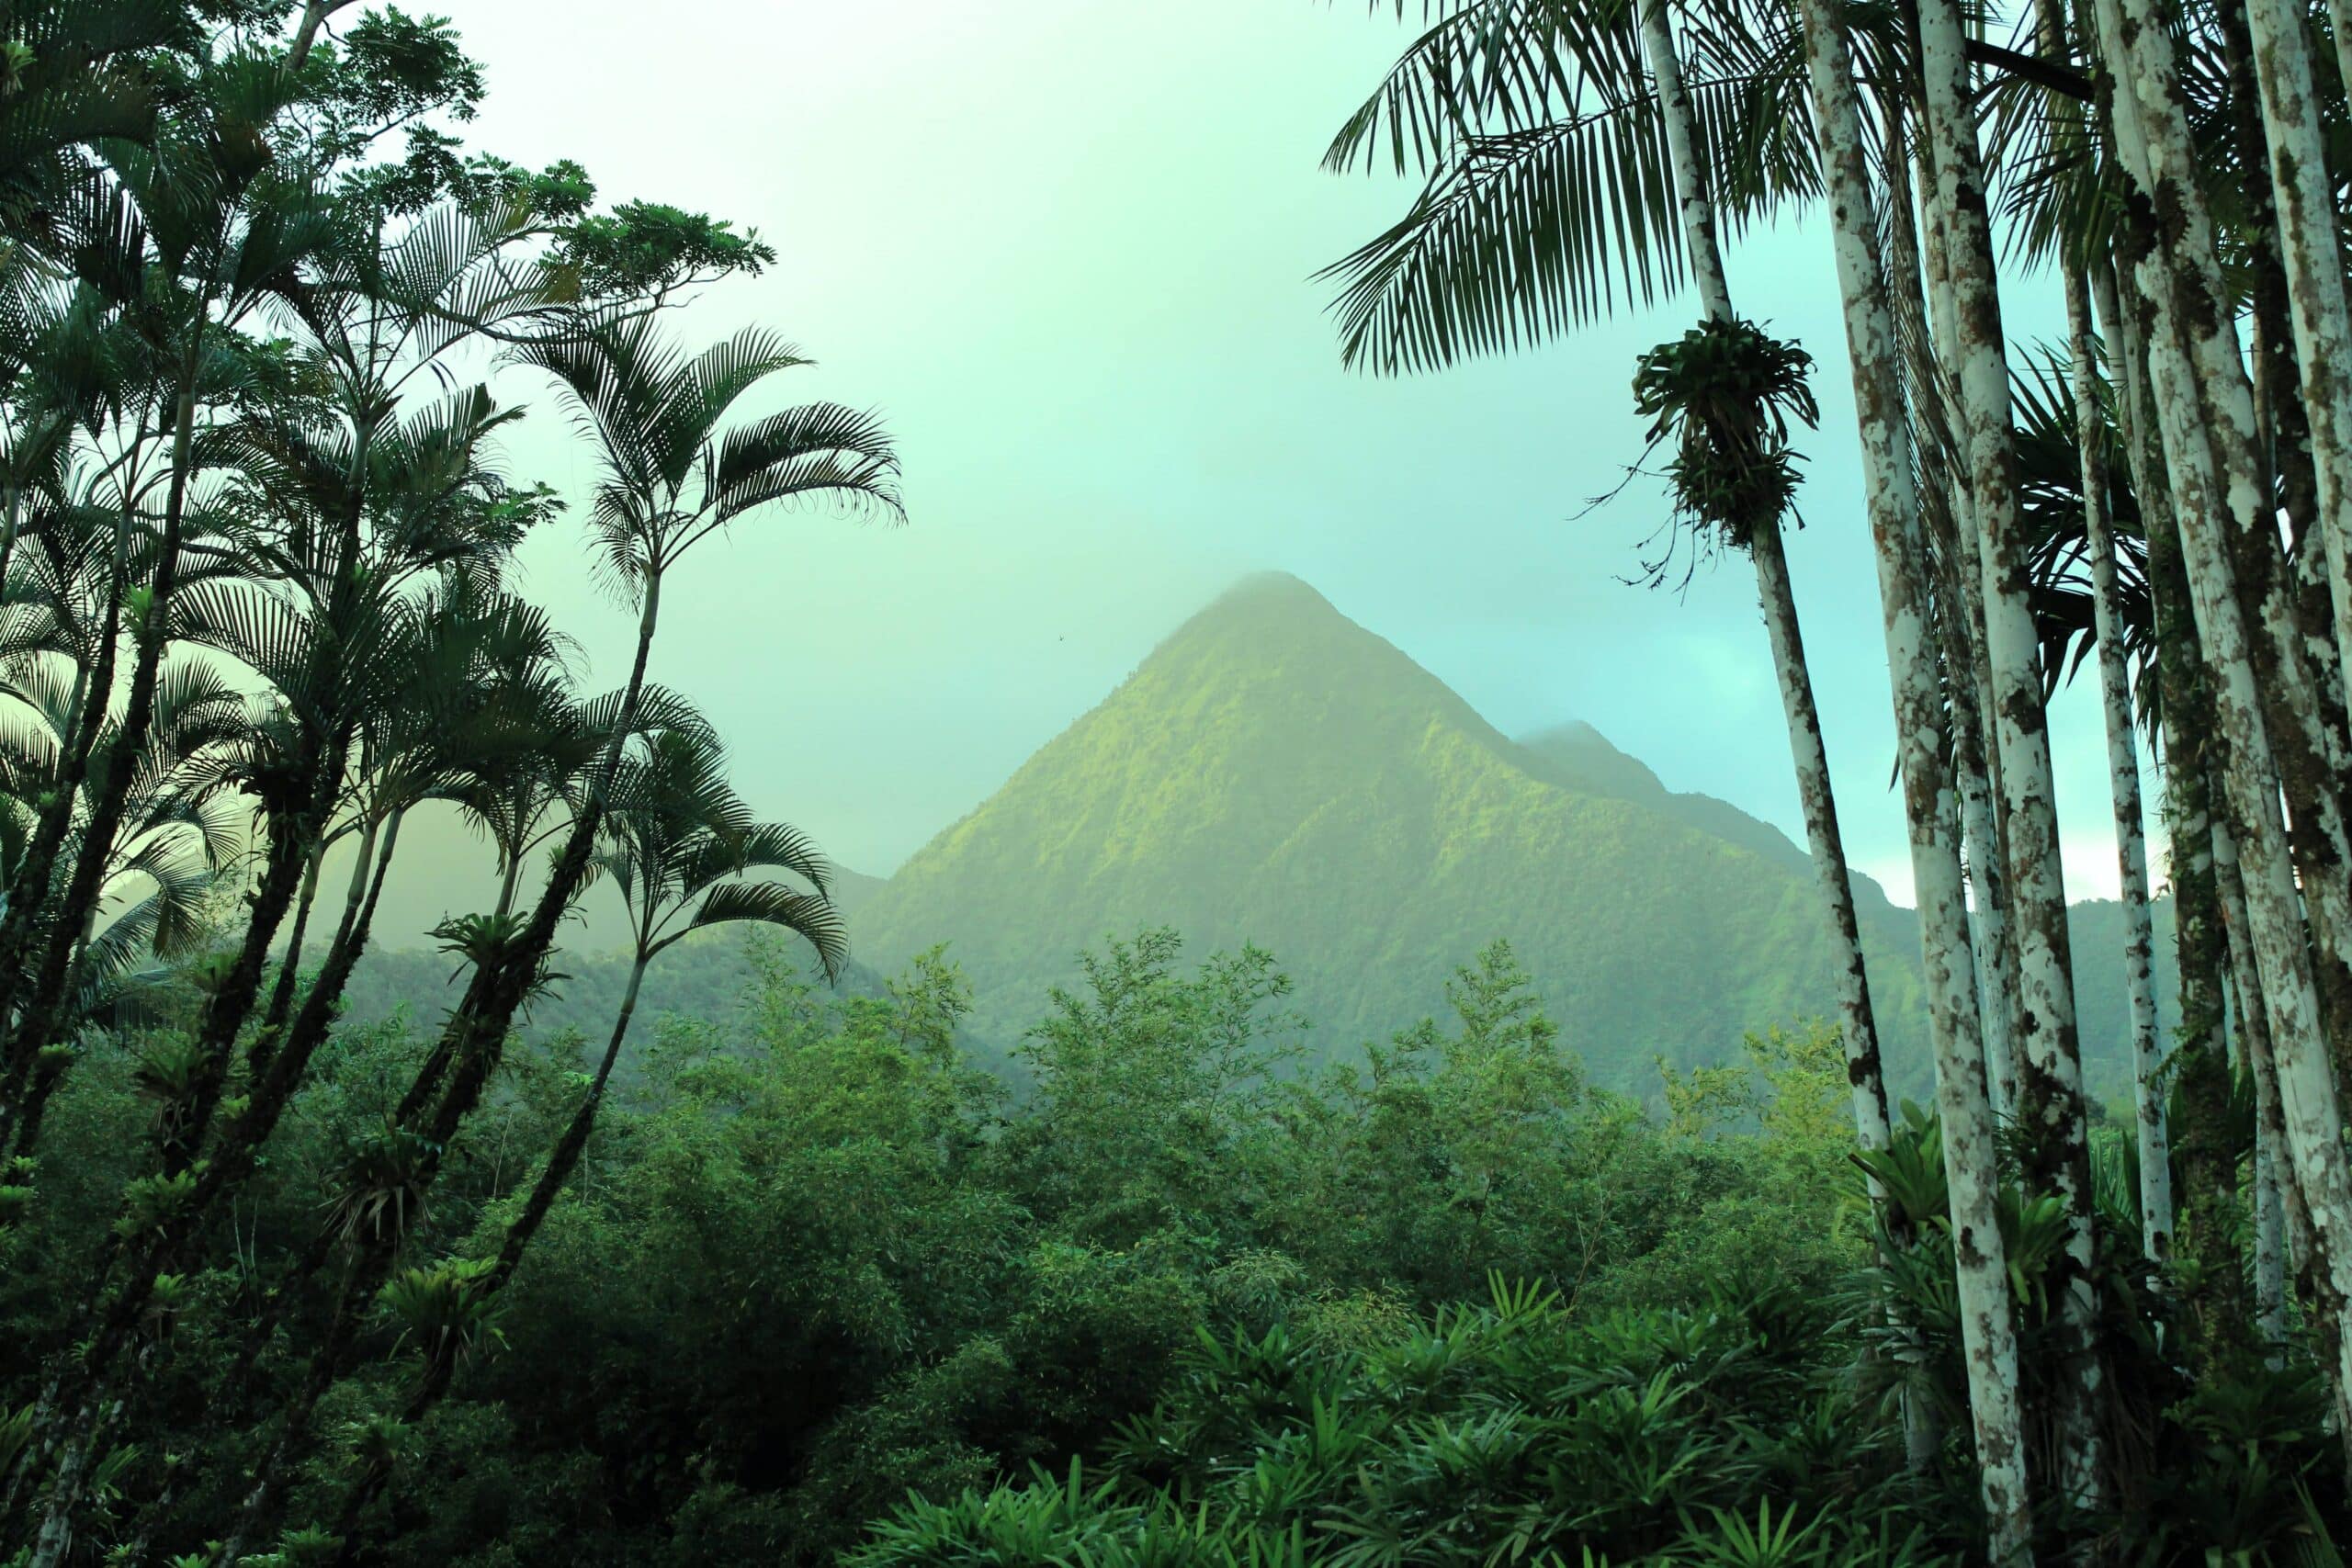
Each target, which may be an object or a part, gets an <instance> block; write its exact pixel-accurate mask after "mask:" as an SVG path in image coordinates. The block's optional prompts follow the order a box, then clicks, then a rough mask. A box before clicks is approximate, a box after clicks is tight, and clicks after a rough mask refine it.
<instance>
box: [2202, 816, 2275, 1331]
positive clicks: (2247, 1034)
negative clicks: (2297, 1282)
mask: <svg viewBox="0 0 2352 1568" xmlns="http://www.w3.org/2000/svg"><path fill="white" fill-rule="evenodd" d="M2213 876H2214V881H2215V883H2216V885H2217V886H2219V888H2220V890H2221V904H2222V927H2223V929H2224V930H2225V931H2227V932H2228V935H2229V943H2230V994H2231V999H2232V1000H2233V1002H2234V1003H2235V1004H2236V1005H2235V1006H2234V1007H2233V1008H2232V1010H2231V1016H2232V1018H2233V1020H2234V1021H2235V1022H2236V1025H2237V1033H2238V1057H2239V1059H2240V1060H2241V1061H2242V1062H2243V1063H2244V1064H2245V1069H2246V1074H2247V1076H2248V1077H2250V1078H2251V1079H2252V1080H2253V1082H2254V1327H2255V1335H2256V1338H2257V1339H2258V1340H2259V1341H2260V1342H2261V1344H2262V1347H2263V1355H2264V1357H2265V1359H2267V1360H2268V1362H2269V1363H2270V1364H2271V1365H2272V1366H2274V1367H2275V1366H2277V1365H2278V1364H2279V1359H2278V1352H2279V1348H2280V1347H2282V1346H2284V1345H2285V1344H2286V1341H2287V1258H2286V1230H2287V1215H2286V1202H2285V1199H2284V1195H2283V1193H2282V1191H2281V1187H2280V1166H2281V1163H2282V1162H2283V1161H2284V1160H2285V1159H2286V1157H2287V1152H2286V1146H2287V1122H2286V1116H2285V1112H2284V1111H2282V1110H2281V1109H2280V1106H2279V1103H2278V1073H2277V1070H2276V1069H2275V1068H2274V1066H2272V1064H2271V1058H2270V1015H2269V1012H2268V1010H2267V1009H2266V1008H2265V1007H2264V1006H2263V1004H2262V977H2261V976H2260V975H2259V974H2258V973H2257V972H2256V964H2255V962H2254V950H2253V948H2252V947H2251V946H2250V945H2249V944H2248V942H2247V937H2246V930H2245V884H2244V883H2242V882H2241V881H2240V880H2239V878H2238V851H2237V840H2235V838H2233V836H2232V834H2231V832H2230V828H2229V824H2228V823H2226V822H2216V823H2214V824H2213Z"/></svg>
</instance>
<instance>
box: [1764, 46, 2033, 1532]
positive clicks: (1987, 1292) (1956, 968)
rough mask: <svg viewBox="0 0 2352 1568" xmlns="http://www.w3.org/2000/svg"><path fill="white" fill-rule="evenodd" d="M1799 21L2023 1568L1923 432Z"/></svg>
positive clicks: (1831, 60) (1978, 1321) (1832, 76)
mask: <svg viewBox="0 0 2352 1568" xmlns="http://www.w3.org/2000/svg"><path fill="white" fill-rule="evenodd" d="M1799 14H1800V17H1801V21H1802V25H1803V27H1804V38H1805V54H1806V73H1805V74H1806V83H1807V86H1808V88H1809V90H1810V94H1811V97H1812V102H1813V109H1814V122H1815V129H1816V131H1817V134H1818V135H1819V137H1820V140H1821V162H1822V172H1823V176H1824V180H1825V183H1826V187H1827V190H1826V194H1827V197H1828V203H1829V209H1830V212H1831V214H1832V217H1833V220H1834V226H1833V231H1832V244H1833V247H1834V254H1835V257H1836V261H1837V270H1838V292H1839V295H1840V299H1841V302H1842V304H1843V306H1844V310H1845V318H1846V344H1847V355H1848V358H1849V364H1850V367H1851V370H1852V374H1853V380H1854V403H1855V412H1856V416H1857V419H1858V422H1859V424H1860V435H1861V449H1862V464H1863V486H1864V488H1863V493H1864V496H1865V499H1866V501H1867V503H1868V505H1869V509H1870V513H1871V540H1872V543H1873V545H1874V547H1875V549H1876V554H1877V558H1878V574H1879V598H1880V603H1881V607H1882V609H1883V614H1884V622H1885V629H1886V650H1887V665H1888V669H1889V670H1890V671H1891V672H1892V674H1893V676H1894V705H1895V728H1896V733H1897V735H1898V736H1899V737H1900V742H1901V749H1900V753H1899V754H1900V759H1901V768H1902V774H1903V792H1904V806H1905V816H1906V818H1908V821H1909V825H1910V837H1911V865H1912V875H1913V877H1914V880H1915V882H1916V885H1917V895H1918V900H1919V916H1920V928H1921V941H1922V944H1923V948H1924V952H1925V957H1926V961H1927V971H1928V996H1929V1001H1930V1008H1931V1013H1930V1021H1931V1023H1932V1026H1933V1032H1934V1038H1935V1050H1936V1100H1937V1106H1938V1109H1939V1111H1940V1112H1941V1114H1942V1119H1943V1139H1944V1167H1945V1171H1946V1175H1947V1180H1948V1181H1949V1183H1950V1188H1951V1221H1952V1224H1953V1226H1954V1228H1955V1230H1956V1231H1959V1232H1961V1233H1962V1234H1965V1235H1970V1236H1972V1237H1973V1238H1974V1239H1975V1241H1976V1247H1973V1248H1957V1249H1955V1262H1956V1266H1957V1273H1958V1280H1957V1283H1958V1287H1959V1298H1960V1312H1961V1328H1962V1349H1963V1353H1964V1355H1965V1358H1966V1369H1967V1376H1968V1393H1969V1413H1970V1416H1971V1418H1972V1422H1973V1427H1974V1434H1975V1439H1976V1461H1977V1471H1978V1483H1979V1487H1980V1490H1981V1493H1982V1495H1983V1498H1984V1504H1985V1518H1986V1524H1987V1527H1988V1530H1989V1535H1990V1546H1991V1552H1992V1557H1993V1560H1994V1561H1995V1562H2002V1563H2007V1562H2022V1561H2024V1559H2025V1554H2026V1552H2027V1551H2028V1550H2029V1543H2030V1540H2031V1539H2032V1520H2031V1512H2030V1502H2029V1499H2028V1496H2027V1490H2026V1476H2025V1452H2024V1426H2023V1420H2022V1413H2021V1411H2020V1410H2019V1407H2018V1393H2017V1377H2018V1366H2017V1332H2016V1326H2015V1319H2014V1317H2013V1314H2012V1309H2011V1303H2010V1300H2009V1294H2008V1280H2007V1262H2006V1258H2005V1257H2004V1256H2003V1253H2002V1248H2001V1246H2000V1243H1999V1240H1998V1238H1999V1235H2000V1229H1999V1224H1998V1219H1997V1213H1996V1197H1997V1193H1998V1186H1999V1183H1998V1174H1997V1170H1996V1162H1995V1156H1994V1148H1993V1124H1992V1113H1991V1105H1990V1100H1989V1094H1988V1089H1987V1085H1986V1079H1985V1054H1984V1050H1983V1048H1982V1045H1981V1043H1980V1042H1979V1036H1978V1033H1977V1010H1976V996H1975V969H1974V964H1973V962H1972V960H1971V958H1970V956H1969V949H1968V909H1967V898H1966V894H1965V892H1964V890H1963V885H1962V871H1961V861H1960V852H1959V846H1958V844H1957V842H1956V841H1955V840H1954V838H1953V832H1952V826H1951V813H1950V812H1949V810H1948V809H1947V807H1946V801H1947V792H1948V791H1949V789H1950V783H1949V778H1948V775H1947V773H1946V771H1945V766H1944V744H1943V734H1944V721H1943V700H1942V694H1941V691H1940V689H1939V680H1938V673H1937V670H1936V663H1935V655H1934V652H1933V649H1932V647H1931V645H1930V644H1929V642H1928V619H1929V604H1928V601H1929V593H1928V584H1927V581H1926V573H1925V571H1924V570H1923V566H1924V558H1923V550H1922V548H1921V546H1922V540H1921V534H1920V523H1919V505H1918V498H1917V490H1916V489H1915V488H1914V482H1913V466H1912V457H1911V450H1910V445H1911V444H1910V437H1909V431H1908V429H1907V427H1906V425H1905V421H1904V416H1903V406H1904V401H1903V384H1902V375H1901V360H1900V356H1899V354H1898V351H1897V347H1896V340H1895V334H1894V315H1893V311H1892V309H1891V307H1890V299H1891V296H1890V294H1889V291H1888V288H1887V284H1886V277H1885V274H1884V271H1883V266H1882V265H1881V261H1880V252H1879V248H1878V235H1877V220H1876V201H1875V198H1874V196H1873V193H1872V191H1871V179H1870V168H1869V163H1868V157H1867V153H1866V152H1865V150H1864V144H1863V140H1862V119H1861V105H1860V95H1859V92H1858V90H1857V88H1856V86H1855V84H1854V72H1853V64H1852V56H1851V54H1850V52H1849V49H1848V47H1847V40H1846V36H1845V32H1844V30H1843V27H1842V20H1841V17H1839V15H1838V7H1837V6H1834V5H1833V4H1831V3H1830V0H1802V4H1801V6H1800V8H1799ZM2037 695H2038V694H2037Z"/></svg>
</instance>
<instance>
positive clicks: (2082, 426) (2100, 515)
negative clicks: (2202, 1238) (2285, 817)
mask: <svg viewBox="0 0 2352 1568" xmlns="http://www.w3.org/2000/svg"><path fill="white" fill-rule="evenodd" d="M2066 335H2067V344H2068V348H2069V352H2070V355H2071V356H2072V359H2073V361H2074V367H2073V368H2074V389H2075V431H2076V434H2077V437H2078V443H2077V444H2078V445H2079V446H2080V448H2081V451H2082V468H2083V532H2084V536H2085V539H2086V546H2087V548H2086V553H2087V554H2088V556H2089V557H2090V568H2091V618H2092V630H2093V632H2094V633H2095V634H2096V637H2097V641H2098V675H2099V682H2098V683H2099V697H2100V701H2101V705H2102V706H2103V707H2104V708H2105V710H2106V714H2107V781H2108V794H2109V798H2110V800H2111V801H2112V802H2113V805H2114V807H2115V859H2116V864H2117V869H2118V872H2119V874H2120V888H2121V894H2122V901H2123V985H2124V990H2125V992H2126V994H2127V996H2128V997H2129V998H2130V1001H2131V1064H2132V1086H2133V1099H2134V1101H2135V1109H2136V1110H2137V1111H2138V1115H2139V1131H2140V1240H2141V1245H2142V1247H2143V1248H2144V1249H2145V1251H2146V1252H2147V1255H2148V1256H2149V1257H2150V1258H2155V1259H2158V1260H2161V1259H2163V1258H2165V1256H2166V1255H2167V1254H2169V1253H2170V1252H2171V1250H2172V1226H2173V1216H2172V1152H2171V1149H2170V1146H2169V1144H2170V1140H2169V1139H2167V1138H2166V1136H2165V1085H2164V1079H2163V1071H2164V1046H2163V1042H2162V1039H2161V1037H2160V1036H2159V1034H2158V1032H2157V1029H2156V976H2155V954H2156V935H2155V924H2154V919H2152V918H2151V916H2150V913H2149V907H2148V842H2147V834H2146V829H2145V827H2144V825H2143V821H2142V807H2141V803H2140V749H2139V735H2138V731H2137V729H2136V728H2134V726H2133V724H2132V720H2131V674H2130V671H2129V670H2128V669H2127V668H2126V665H2125V661H2124V657H2123V615H2122V608H2121V604H2120V600H2119V598H2118V591H2117V587H2116V570H2115V533H2114V528H2113V525H2112V522H2111V520H2110V517H2109V511H2108V473H2107V449H2106V441H2107V415H2106V412H2105V410H2104V408H2103V406H2102V404H2101V401H2100V399H2099V395H2098V367H2097V362H2096V360H2095V358H2094V355H2093V350H2092V346H2091V300H2090V285H2089V283H2088V281H2087V280H2086V278H2085V277H2084V276H2083V275H2082V273H2081V272H2079V271H2076V270H2073V269H2069V271H2068V272H2067V274H2066Z"/></svg>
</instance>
